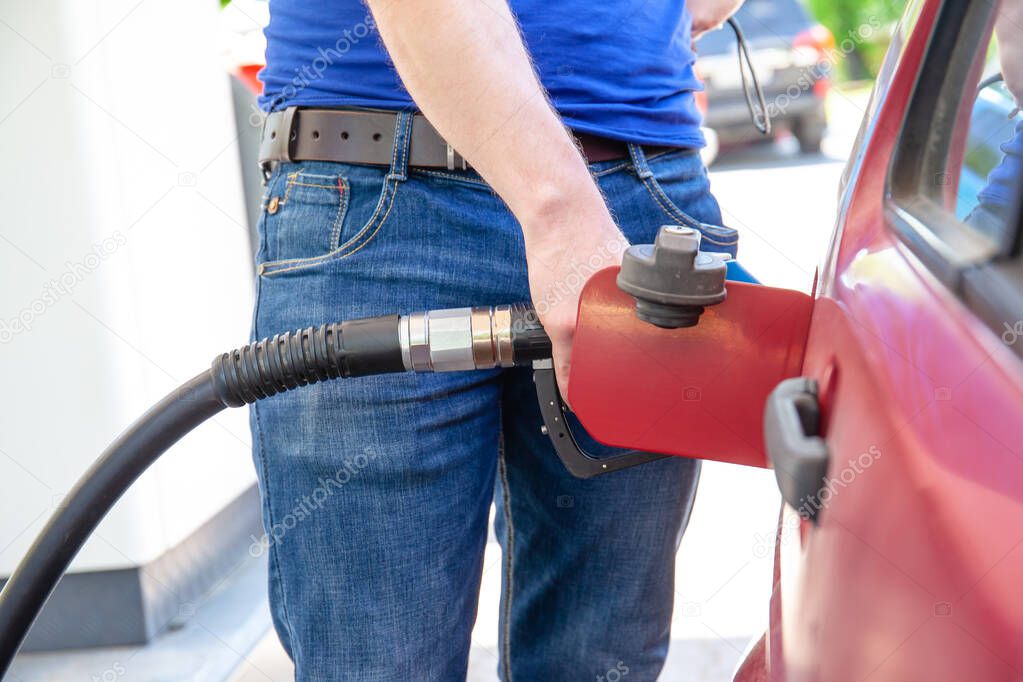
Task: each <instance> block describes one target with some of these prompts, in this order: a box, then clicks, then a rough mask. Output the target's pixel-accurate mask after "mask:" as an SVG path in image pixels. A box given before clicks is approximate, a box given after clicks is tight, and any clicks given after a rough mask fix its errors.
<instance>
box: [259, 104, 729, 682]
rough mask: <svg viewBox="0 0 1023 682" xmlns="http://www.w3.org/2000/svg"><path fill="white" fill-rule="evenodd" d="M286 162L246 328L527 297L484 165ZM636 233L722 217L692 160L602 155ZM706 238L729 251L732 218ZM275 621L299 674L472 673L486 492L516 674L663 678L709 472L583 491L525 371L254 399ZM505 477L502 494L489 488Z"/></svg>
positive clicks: (626, 474) (645, 235)
mask: <svg viewBox="0 0 1023 682" xmlns="http://www.w3.org/2000/svg"><path fill="white" fill-rule="evenodd" d="M408 123H409V119H408V117H407V115H401V116H399V119H398V125H397V129H396V136H395V137H396V146H395V150H394V155H393V163H392V164H391V167H390V168H384V167H375V166H363V165H355V164H337V163H321V162H303V163H294V164H284V165H282V166H280V167H279V168H277V169H276V171H275V172H274V173H273V175H272V176H271V177H270V179H269V181H268V186H267V190H266V195H265V197H264V201H263V213H262V218H261V221H260V226H259V232H260V247H259V254H258V256H257V260H258V270H259V276H258V301H257V305H256V312H255V321H254V335H255V336H256V337H263V336H268V335H272V334H275V333H277V332H281V331H284V330H289V329H296V328H299V327H305V326H307V325H311V324H319V323H322V322H325V321H331V320H337V319H351V318H357V317H363V316H370V315H381V314H385V313H394V312H411V311H416V310H422V309H431V308H451V307H458V306H472V305H490V304H499V303H511V302H516V301H526V300H528V299H529V290H528V286H527V281H526V261H525V254H524V252H523V242H522V235H521V232H520V229H519V226H518V224H517V223H516V221H515V219H514V218H513V217H512V215H511V214H510V213H509V212H508V210H507V209H506V208H505V206H504V204H503V203H502V202H501V200H500V199H499V198H498V197H497V196H496V195H495V194H494V193H493V192H492V191H491V189H490V188H489V187H488V186H487V185H486V184H485V183H484V182H483V181H482V180H481V179H480V177H479V176H478V175H477V174H475V173H474V172H472V171H438V170H429V169H418V168H410V167H409V166H408V164H407V156H408V133H409V126H408ZM592 170H593V173H594V175H595V176H596V177H597V180H598V182H599V183H600V187H601V189H602V190H603V192H604V195H605V196H606V197H607V201H608V203H609V205H610V207H611V210H612V211H613V213H614V215H615V216H616V218H617V220H618V222H619V223H620V225H621V227H622V229H623V230H624V232H625V234H626V235H627V237H628V238H629V239H630V240H631V241H633V242H650V241H652V240H653V238H654V235H655V233H656V231H657V229H658V226H660V225H661V224H665V223H684V224H688V225H693V226H695V227H701V225H702V224H703V223H712V224H715V225H719V224H720V222H721V216H720V212H719V209H718V206H717V203H716V202H715V200H714V199H713V197H712V196H711V195H710V193H709V187H708V182H707V175H706V171H705V169H704V168H703V165H702V164H701V162H700V159H699V157H698V155H697V154H696V153H693V152H688V151H673V152H669V153H662V154H659V155H656V156H654V155H651V156H650V158H647V156H646V155H645V154H644V152H643V150H642V149H640V148H639V147H634V148H632V150H631V158H629V159H623V160H621V161H608V162H603V163H597V164H593V165H592ZM702 229H703V230H704V231H705V239H704V246H705V248H710V249H714V248H718V249H724V250H730V251H733V252H734V248H735V242H736V235H735V232H734V231H733V230H730V229H727V228H722V227H718V228H713V227H706V226H704V227H703V228H702ZM251 423H252V431H253V436H254V439H255V448H254V449H255V461H256V466H257V469H258V473H259V480H260V489H261V493H262V499H263V515H264V523H265V526H266V529H267V537H266V545H265V547H266V548H267V549H268V551H269V560H270V597H271V605H272V611H273V618H274V625H275V627H276V629H277V632H278V634H279V636H280V638H281V641H282V642H283V644H284V647H285V649H286V650H287V651H288V654H289V655H290V656H291V657H292V659H293V660H294V661H295V666H296V674H297V678H298V679H299V680H359V681H360V682H374V681H383V680H402V681H406V680H416V681H417V682H418V681H426V680H461V679H464V678H465V674H466V666H467V657H468V653H469V645H470V633H471V630H472V626H473V622H474V620H475V616H476V605H477V598H478V589H479V584H480V575H481V571H482V558H483V550H484V546H485V543H486V540H487V523H488V515H489V510H490V508H491V503H492V502H495V503H496V508H497V521H496V524H495V531H496V534H497V537H498V539H499V541H500V543H501V546H502V548H503V597H502V605H501V625H500V627H501V632H500V641H501V651H500V657H501V660H500V664H499V670H500V675H501V678H502V679H504V680H516V681H518V682H537V681H540V680H569V679H572V680H596V679H599V678H600V676H606V675H607V674H608V671H611V670H617V673H618V674H619V675H620V674H621V673H622V672H623V667H622V666H624V667H627V668H628V671H629V674H628V679H629V680H630V682H639V681H641V680H653V679H655V678H656V676H657V674H658V672H659V670H660V669H661V666H662V665H663V662H664V657H665V655H666V653H667V647H668V639H669V626H670V621H671V615H672V598H673V594H674V561H675V552H676V550H677V547H678V543H679V541H680V539H681V536H682V532H683V530H684V529H685V526H686V522H687V520H688V516H689V511H690V508H691V505H692V500H693V495H694V493H695V490H696V482H697V478H698V474H699V465H698V462H696V461H694V460H689V459H681V458H673V459H669V460H661V461H658V462H654V463H650V464H646V465H643V466H640V467H637V468H634V469H629V470H626V471H622V472H619V473H614V474H610V475H607V476H604V477H598V478H596V479H592V480H587V481H582V480H577V479H575V478H573V477H572V476H571V475H569V474H568V472H567V471H566V470H565V469H564V467H563V466H562V465H561V463H560V462H559V460H558V459H557V457H556V455H555V454H554V451H553V449H552V448H551V445H550V443H549V442H548V440H547V438H546V436H544V435H542V434H541V433H540V424H541V418H540V414H539V410H538V407H537V402H536V397H535V394H534V389H533V386H532V381H531V376H530V372H529V371H528V370H526V369H514V370H491V371H479V372H459V373H451V374H434V375H431V374H423V375H413V374H403V375H388V376H377V377H367V378H360V379H352V380H340V381H334V382H327V383H321V384H316V385H314V386H309V387H306V388H304V389H301V390H298V391H294V392H291V393H287V394H283V395H278V396H275V397H272V398H269V399H267V400H264V401H262V402H260V403H258V404H256V405H254V406H253V408H252V413H251ZM495 489H496V490H495Z"/></svg>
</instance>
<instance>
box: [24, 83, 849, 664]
mask: <svg viewBox="0 0 1023 682" xmlns="http://www.w3.org/2000/svg"><path fill="white" fill-rule="evenodd" d="M864 108H865V93H864V92H860V93H858V94H856V95H849V94H848V93H842V92H839V93H836V94H834V95H833V96H832V98H831V103H830V107H829V113H830V117H831V127H830V134H829V138H828V139H827V140H826V141H825V148H824V154H822V155H818V156H812V157H802V156H799V155H798V154H797V153H796V149H795V143H794V141H793V140H791V139H789V140H782V141H781V142H779V143H776V144H773V145H761V146H756V147H750V148H743V149H740V150H733V151H731V152H728V153H726V154H723V155H722V157H721V158H720V160H719V162H718V163H717V164H715V165H714V167H713V168H712V169H711V182H712V187H713V190H714V193H715V194H716V195H717V197H718V199H719V201H720V203H721V205H722V208H723V210H724V214H725V222H726V224H729V225H731V226H734V227H736V228H738V229H739V231H740V233H741V237H742V238H741V242H740V258H741V260H742V262H743V263H744V264H745V265H746V267H748V268H749V269H750V270H751V271H752V272H754V273H755V274H757V276H758V277H760V278H761V279H762V280H763V282H764V283H765V284H770V285H774V286H783V287H789V288H794V289H801V290H806V291H808V290H809V288H810V285H811V282H812V280H813V273H814V269H815V268H816V266H817V263H818V261H819V259H821V258H822V257H823V256H824V254H825V250H826V247H827V242H828V239H829V237H830V234H831V229H832V227H833V222H834V212H835V200H836V197H837V187H838V178H839V175H840V173H841V169H842V165H843V162H844V160H845V158H846V157H847V155H848V152H849V149H850V148H851V144H852V140H853V137H854V135H855V133H856V129H857V126H858V124H859V119H860V117H861V116H862V112H863V109H864ZM778 508H779V496H778V492H777V488H776V486H775V482H774V477H773V475H772V474H771V472H769V471H765V470H756V469H749V468H745V467H739V466H732V465H724V464H716V463H708V464H707V465H706V466H705V467H704V469H703V478H702V481H701V483H700V489H699V493H698V495H697V500H696V507H695V509H694V512H693V517H692V521H691V523H690V525H689V530H688V532H687V533H686V536H685V539H684V540H683V542H682V546H681V549H680V550H679V563H678V567H679V568H678V573H677V577H676V588H675V590H676V602H675V617H674V620H673V623H672V642H671V649H670V652H669V656H668V663H667V666H666V668H665V670H664V672H663V674H662V675H661V677H660V679H661V680H662V681H669V680H670V681H674V680H686V681H696V682H718V681H720V680H729V679H731V673H732V670H733V669H734V667H735V665H736V664H737V663H738V661H740V660H741V657H742V653H743V649H744V648H745V647H746V645H747V643H748V642H749V641H750V640H751V638H754V637H757V636H759V634H760V633H761V632H763V629H764V627H765V625H766V619H767V605H768V597H769V595H770V591H771V557H772V545H771V543H772V538H773V532H774V527H775V523H776V520H777V514H778ZM484 567H485V570H484V574H483V585H482V590H481V595H480V607H479V616H478V619H477V623H476V628H475V630H474V631H473V647H472V652H471V656H470V671H469V682H487V681H492V680H496V679H497V674H496V666H497V616H498V600H499V591H500V549H499V547H498V545H497V543H496V542H491V543H490V544H489V545H488V546H487V552H486V557H485V563H484ZM264 585H265V566H263V565H262V564H261V563H259V562H258V561H250V562H247V564H246V565H243V566H240V567H239V569H238V570H237V571H236V578H235V579H233V580H232V581H229V582H228V583H227V584H225V585H224V586H223V587H222V588H221V589H219V590H218V592H217V594H213V595H211V597H210V599H209V602H208V603H207V604H205V605H203V606H202V607H200V609H199V610H198V612H197V613H195V614H194V615H192V617H190V618H189V619H187V621H185V622H182V623H181V624H179V625H178V626H177V627H175V628H174V629H173V630H172V631H171V632H169V633H168V634H166V635H164V636H162V637H160V638H158V639H157V641H155V642H153V643H151V644H149V645H147V646H145V647H136V648H131V647H127V648H120V649H105V650H104V649H99V650H90V651H82V652H61V653H48V654H30V655H23V656H20V657H19V658H18V661H17V662H16V665H15V668H14V669H13V670H12V674H11V677H10V679H11V680H13V681H14V682H41V681H43V680H70V679H102V680H108V679H110V680H117V681H118V682H153V681H155V680H185V679H187V680H195V682H210V681H214V680H217V681H219V680H223V679H225V677H226V676H228V675H230V678H229V679H230V680H231V682H286V681H287V680H291V679H292V678H293V671H292V668H291V665H290V662H289V661H288V659H287V657H286V656H285V654H284V652H283V650H282V649H281V647H280V645H279V644H278V642H277V639H276V637H275V636H274V635H273V633H272V631H271V630H270V625H269V623H270V621H269V612H268V610H267V606H266V595H265V589H264ZM186 669H187V670H186ZM232 669H233V670H234V671H235V672H234V673H233V674H230V673H228V672H227V671H229V670H232Z"/></svg>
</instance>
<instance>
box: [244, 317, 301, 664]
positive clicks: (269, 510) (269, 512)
mask: <svg viewBox="0 0 1023 682" xmlns="http://www.w3.org/2000/svg"><path fill="white" fill-rule="evenodd" d="M257 305H258V304H257ZM252 411H253V415H254V416H255V418H256V432H257V436H258V438H259V468H260V469H262V473H263V482H264V484H263V497H264V498H265V503H266V516H267V520H268V521H270V528H273V527H274V513H273V505H272V504H270V484H269V483H270V478H269V477H270V471H269V469H268V468H267V463H266V451H265V450H264V449H263V422H262V421H261V420H260V418H259V409H258V407H257V406H256V405H253V406H252ZM267 532H269V531H267ZM270 556H271V557H272V559H273V563H274V570H275V571H276V572H277V579H276V582H277V588H278V590H279V592H280V600H281V611H282V612H283V615H284V625H285V627H286V628H287V629H288V649H289V650H290V653H291V656H292V657H293V658H296V659H297V658H298V657H299V656H298V654H299V651H300V650H299V649H297V648H296V646H295V645H296V640H295V633H294V631H293V630H292V629H291V615H290V612H289V609H288V598H287V596H286V595H285V592H284V583H283V576H284V572H283V570H282V569H281V558H280V553H279V552H278V551H277V544H276V543H273V544H272V545H270ZM294 662H295V665H296V666H297V665H298V661H294Z"/></svg>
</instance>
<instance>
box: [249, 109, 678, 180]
mask: <svg viewBox="0 0 1023 682" xmlns="http://www.w3.org/2000/svg"><path fill="white" fill-rule="evenodd" d="M396 118H397V114H395V113H394V112H388V111H364V110H358V111H353V110H346V109H299V108H297V107H289V108H288V109H285V110H283V111H276V112H273V113H271V114H269V115H268V116H267V118H266V123H265V124H264V126H263V134H262V139H261V140H260V145H259V163H260V166H261V167H262V168H263V170H264V172H266V171H268V170H269V169H270V168H272V167H273V165H274V164H276V163H282V162H288V161H334V162H339V163H368V164H376V165H381V166H389V165H391V161H392V156H393V155H392V150H393V147H394V128H395V122H396ZM575 137H576V139H577V140H578V141H579V146H580V148H581V149H582V151H583V155H584V156H585V157H586V159H587V161H589V162H590V163H597V162H600V161H611V160H613V159H623V158H626V157H628V155H629V148H628V145H627V144H626V143H624V142H619V141H617V140H611V139H608V138H605V137H599V136H596V135H589V134H586V133H575ZM663 149H667V148H666V147H664V148H662V147H646V150H647V153H648V154H649V153H651V152H656V151H659V150H663ZM408 163H409V165H410V166H419V167H422V168H446V169H448V170H468V168H469V164H468V163H467V162H466V160H465V159H464V158H463V157H462V156H461V154H459V153H458V152H456V151H455V149H454V148H453V147H452V146H451V145H449V144H448V143H447V142H445V141H444V138H442V137H441V136H440V134H439V133H438V132H437V131H436V130H435V129H434V127H433V126H432V125H430V122H429V121H427V120H426V117H424V116H423V115H422V114H415V115H413V117H412V129H411V132H410V139H409V160H408Z"/></svg>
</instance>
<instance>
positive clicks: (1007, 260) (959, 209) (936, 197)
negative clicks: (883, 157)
mask: <svg viewBox="0 0 1023 682" xmlns="http://www.w3.org/2000/svg"><path fill="white" fill-rule="evenodd" d="M1021 99H1023V0H1002V1H1001V2H991V0H961V1H960V2H954V3H952V2H947V3H942V4H941V5H940V7H939V9H938V15H937V20H936V21H935V24H934V29H933V31H932V32H931V34H930V38H929V41H928V44H927V48H926V53H925V55H924V58H923V62H922V63H921V64H920V65H919V66H918V67H917V80H916V84H915V85H914V88H913V92H912V94H911V96H910V100H909V106H908V108H907V110H906V113H905V115H904V120H903V123H902V128H901V130H900V131H899V134H898V137H897V141H896V146H895V150H894V154H893V157H892V163H891V167H890V170H889V174H888V188H889V196H890V200H889V202H888V205H887V221H888V224H889V226H890V228H891V229H892V230H893V231H894V232H895V233H896V234H897V235H898V236H899V237H900V238H901V240H902V241H903V242H904V243H905V244H906V245H907V246H908V248H909V249H910V250H911V251H913V253H914V254H916V255H917V257H918V258H919V259H920V260H921V261H922V262H923V264H924V265H926V266H927V267H928V269H930V270H931V272H932V273H933V274H934V275H935V276H936V277H937V278H938V279H939V280H940V281H941V282H943V283H944V284H945V286H947V287H948V288H949V289H950V290H952V291H953V292H954V293H955V294H956V295H957V296H959V297H960V299H961V300H962V301H963V302H964V303H965V304H966V305H967V306H968V307H969V308H970V309H972V310H973V311H974V313H975V314H976V315H977V316H978V318H980V319H982V320H984V321H985V322H986V323H987V324H988V326H989V327H991V329H992V330H994V331H996V332H998V333H999V334H1001V333H1005V330H1006V329H1008V330H1010V331H1012V333H1013V334H1015V333H1016V331H1017V329H1019V331H1021V332H1023V321H1020V317H1021V311H1023V261H1021V257H1020V240H1021V230H1020V227H1021V224H1023V223H1021V219H1020V206H1021V204H1023V202H1021V197H1023V115H1021V114H1020V110H1019V105H1018V102H1019V101H1020V100H1021ZM1014 348H1015V350H1016V352H1017V353H1019V354H1020V355H1021V356H1023V344H1015V345H1014Z"/></svg>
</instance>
